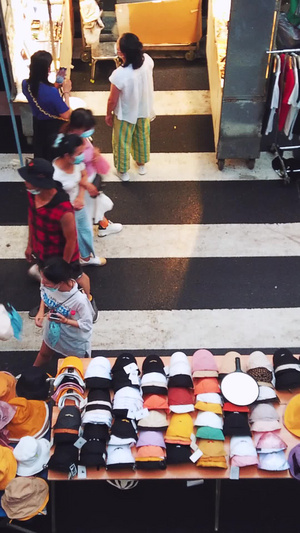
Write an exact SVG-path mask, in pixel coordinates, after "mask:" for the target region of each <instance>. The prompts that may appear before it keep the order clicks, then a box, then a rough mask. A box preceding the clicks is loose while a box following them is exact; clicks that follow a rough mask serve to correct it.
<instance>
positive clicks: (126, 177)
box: [118, 172, 130, 181]
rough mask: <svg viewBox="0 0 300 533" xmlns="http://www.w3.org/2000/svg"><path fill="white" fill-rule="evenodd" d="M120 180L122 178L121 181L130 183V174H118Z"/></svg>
mask: <svg viewBox="0 0 300 533" xmlns="http://www.w3.org/2000/svg"><path fill="white" fill-rule="evenodd" d="M118 178H120V180H121V181H129V180H130V176H129V174H128V172H118Z"/></svg>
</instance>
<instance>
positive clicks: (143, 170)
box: [138, 165, 147, 176]
mask: <svg viewBox="0 0 300 533" xmlns="http://www.w3.org/2000/svg"><path fill="white" fill-rule="evenodd" d="M138 173H139V174H140V175H141V176H144V174H147V170H146V167H145V165H138Z"/></svg>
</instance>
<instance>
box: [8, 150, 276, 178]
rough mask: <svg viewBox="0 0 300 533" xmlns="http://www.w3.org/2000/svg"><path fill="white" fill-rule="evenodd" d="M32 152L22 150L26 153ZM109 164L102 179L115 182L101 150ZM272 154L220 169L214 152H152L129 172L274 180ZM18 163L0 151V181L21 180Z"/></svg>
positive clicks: (231, 162) (135, 175) (151, 175)
mask: <svg viewBox="0 0 300 533" xmlns="http://www.w3.org/2000/svg"><path fill="white" fill-rule="evenodd" d="M29 156H32V154H24V160H25V158H26V157H29ZM104 157H105V158H106V159H107V161H108V162H109V163H110V165H111V170H110V172H109V174H108V175H107V176H105V178H104V180H105V181H107V182H119V181H120V180H119V178H118V177H117V175H116V174H115V173H114V168H113V157H112V154H104ZM271 162H272V156H271V154H269V153H267V152H263V153H261V155H260V158H259V159H258V160H257V161H256V164H255V168H254V169H253V170H249V169H248V168H247V167H246V165H245V164H244V165H243V164H241V162H240V161H238V162H237V161H235V160H228V161H226V165H225V168H224V170H223V171H222V172H220V171H219V170H218V167H217V165H216V155H215V154H214V153H207V152H202V153H193V152H192V153H189V152H187V153H181V152H175V153H152V154H151V159H150V163H149V164H148V165H147V174H146V175H144V176H140V175H139V174H138V173H137V171H136V169H135V165H134V163H133V162H132V165H131V170H130V175H131V180H132V181H140V182H145V181H157V182H161V181H242V180H243V181H247V180H249V181H257V180H264V181H265V180H276V179H278V176H277V174H276V173H275V172H274V170H273V169H272V165H271ZM19 167H20V163H19V159H18V156H17V154H1V155H0V182H10V181H11V182H15V181H23V180H22V178H21V177H20V176H19V174H18V172H17V168H19Z"/></svg>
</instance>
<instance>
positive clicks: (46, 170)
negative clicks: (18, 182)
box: [18, 157, 57, 189]
mask: <svg viewBox="0 0 300 533" xmlns="http://www.w3.org/2000/svg"><path fill="white" fill-rule="evenodd" d="M18 173H19V174H20V176H21V178H23V180H25V181H28V183H30V184H31V185H33V186H34V187H38V188H39V189H57V181H55V180H54V179H53V174H54V168H53V166H52V164H51V163H50V162H49V161H47V160H46V159H41V158H39V157H36V158H35V159H29V160H28V161H27V162H26V165H25V166H24V167H21V168H19V169H18Z"/></svg>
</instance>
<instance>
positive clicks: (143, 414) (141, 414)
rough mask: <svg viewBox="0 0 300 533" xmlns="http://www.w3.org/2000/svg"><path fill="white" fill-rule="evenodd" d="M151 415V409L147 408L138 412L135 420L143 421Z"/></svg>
mask: <svg viewBox="0 0 300 533" xmlns="http://www.w3.org/2000/svg"><path fill="white" fill-rule="evenodd" d="M148 415H149V409H147V407H145V408H144V409H140V410H139V411H136V413H135V419H136V420H141V419H142V418H146V416H148Z"/></svg>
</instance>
